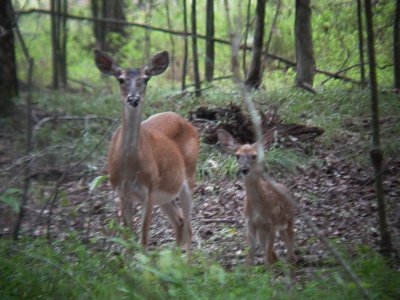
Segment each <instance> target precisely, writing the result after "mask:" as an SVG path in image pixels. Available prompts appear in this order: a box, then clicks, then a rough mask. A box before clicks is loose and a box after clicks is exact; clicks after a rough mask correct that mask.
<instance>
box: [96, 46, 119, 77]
mask: <svg viewBox="0 0 400 300" xmlns="http://www.w3.org/2000/svg"><path fill="white" fill-rule="evenodd" d="M94 61H95V63H96V67H97V68H98V69H99V70H100V71H101V72H102V73H103V74H106V75H117V74H118V72H119V70H120V69H121V68H120V67H118V65H117V64H116V63H115V61H114V59H113V58H112V57H111V56H109V55H108V54H107V53H105V52H103V51H100V50H97V49H95V50H94Z"/></svg>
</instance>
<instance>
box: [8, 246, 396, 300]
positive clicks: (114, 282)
mask: <svg viewBox="0 0 400 300" xmlns="http://www.w3.org/2000/svg"><path fill="white" fill-rule="evenodd" d="M352 261H353V263H352V268H353V270H354V272H356V273H357V275H358V276H359V277H360V278H361V282H362V285H363V287H364V288H366V289H367V290H368V292H369V294H370V296H371V298H372V299H396V297H398V296H399V295H400V275H399V273H398V272H396V271H395V270H394V269H392V268H391V267H390V266H389V265H388V264H386V262H385V261H384V260H383V259H382V257H381V256H379V255H378V254H376V253H374V252H371V251H369V250H367V249H360V250H359V251H358V252H357V256H356V257H353V259H352ZM276 268H278V269H279V267H278V266H277V267H276ZM276 271H278V270H276ZM276 271H275V272H265V271H264V270H263V268H262V267H253V268H248V267H244V266H238V267H235V268H234V269H233V270H231V271H226V270H224V269H223V268H222V267H221V266H220V265H218V264H217V263H214V262H212V261H210V260H209V259H208V258H206V257H204V256H202V255H201V253H195V257H194V261H193V262H192V263H191V264H187V263H186V262H185V258H184V257H183V256H182V255H181V254H180V253H178V252H176V251H174V250H170V249H162V250H158V251H156V252H150V253H149V254H148V255H144V254H141V253H140V252H138V253H137V254H136V255H132V253H131V254H129V255H128V254H118V253H108V252H101V251H95V250H94V249H93V248H92V247H91V246H90V244H89V245H84V244H81V243H80V242H79V241H77V240H75V239H74V238H69V239H68V238H67V239H66V240H65V241H63V242H56V243H55V244H53V245H52V246H49V245H48V244H47V243H46V241H44V240H41V239H36V240H29V239H25V240H22V241H19V242H17V243H16V242H13V241H9V240H5V239H2V240H0V274H1V279H0V295H1V298H2V299H211V298H212V299H269V298H274V299H321V298H324V299H361V295H360V293H359V291H358V290H357V288H356V286H355V284H354V283H353V282H352V281H351V280H349V279H348V278H346V276H345V275H343V274H342V271H341V270H340V269H339V268H331V269H329V270H320V271H317V273H318V274H314V275H313V276H312V277H311V278H306V277H303V278H302V279H300V282H297V283H296V284H295V285H294V286H293V287H292V288H291V289H288V279H287V278H285V277H282V276H278V274H279V273H280V272H276Z"/></svg>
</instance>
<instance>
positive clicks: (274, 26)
mask: <svg viewBox="0 0 400 300" xmlns="http://www.w3.org/2000/svg"><path fill="white" fill-rule="evenodd" d="M280 9H281V0H278V3H277V4H276V9H275V15H274V19H273V21H272V24H271V29H270V31H269V35H268V39H267V41H266V43H265V48H264V49H265V50H264V53H269V48H270V46H271V41H272V36H273V34H274V32H275V31H276V22H277V21H278V16H279V12H280ZM267 61H268V57H267V56H266V55H264V61H263V64H262V71H261V72H262V74H264V71H265V68H266V67H267Z"/></svg>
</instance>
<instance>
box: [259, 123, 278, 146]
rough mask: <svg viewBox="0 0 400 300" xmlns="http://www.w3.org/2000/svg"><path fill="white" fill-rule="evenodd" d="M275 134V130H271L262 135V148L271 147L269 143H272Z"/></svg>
mask: <svg viewBox="0 0 400 300" xmlns="http://www.w3.org/2000/svg"><path fill="white" fill-rule="evenodd" d="M275 132H276V129H275V128H271V129H270V130H268V131H267V132H266V133H264V135H263V137H262V143H263V146H264V148H268V147H269V146H270V145H271V143H272V142H273V141H274V138H275Z"/></svg>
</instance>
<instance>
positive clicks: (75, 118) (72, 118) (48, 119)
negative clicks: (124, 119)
mask: <svg viewBox="0 0 400 300" xmlns="http://www.w3.org/2000/svg"><path fill="white" fill-rule="evenodd" d="M88 120H106V121H108V122H114V121H115V119H113V118H109V117H103V116H95V115H88V116H82V117H81V116H55V117H46V118H43V119H41V120H40V121H39V122H38V123H37V124H36V125H35V126H34V127H33V131H35V132H36V131H38V130H39V129H40V128H41V127H42V126H43V124H45V123H47V122H53V121H85V122H86V121H88Z"/></svg>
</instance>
